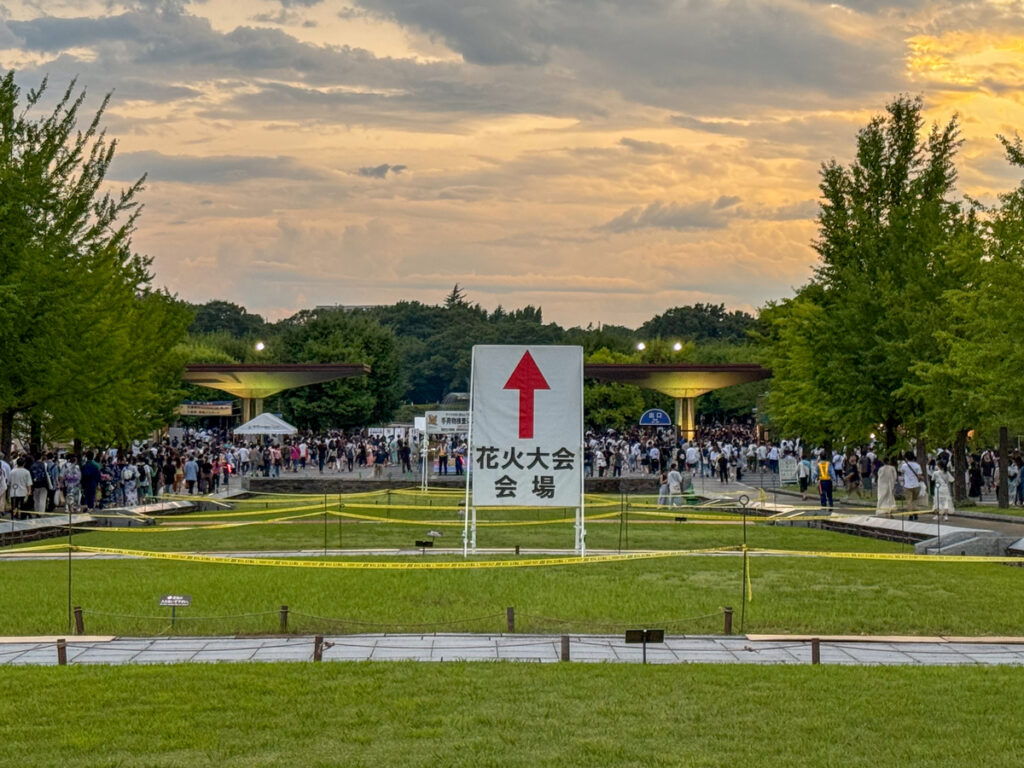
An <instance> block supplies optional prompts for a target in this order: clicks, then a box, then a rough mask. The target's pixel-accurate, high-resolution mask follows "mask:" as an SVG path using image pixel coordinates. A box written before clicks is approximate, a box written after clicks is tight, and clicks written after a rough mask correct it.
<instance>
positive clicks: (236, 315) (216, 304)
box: [188, 300, 266, 338]
mask: <svg viewBox="0 0 1024 768" xmlns="http://www.w3.org/2000/svg"><path fill="white" fill-rule="evenodd" d="M194 308H195V319H193V320H192V324H191V325H190V326H189V329H188V331H189V333H192V334H206V333H218V332H225V333H228V334H230V335H231V336H233V337H235V338H249V337H255V336H257V335H258V334H260V333H261V332H262V331H263V329H264V327H265V325H266V323H265V322H264V320H263V318H262V317H260V316H259V315H255V314H251V313H250V312H248V311H247V310H246V308H245V307H241V306H239V305H238V304H232V303H231V302H230V301H220V300H215V301H208V302H206V303H205V304H197V305H195V307H194Z"/></svg>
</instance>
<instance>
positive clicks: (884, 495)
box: [875, 456, 896, 517]
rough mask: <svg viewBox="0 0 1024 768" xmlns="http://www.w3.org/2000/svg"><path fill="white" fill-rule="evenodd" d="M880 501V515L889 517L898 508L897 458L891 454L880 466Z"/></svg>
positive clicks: (877, 507) (878, 508)
mask: <svg viewBox="0 0 1024 768" xmlns="http://www.w3.org/2000/svg"><path fill="white" fill-rule="evenodd" d="M877 482H878V502H877V504H876V505H875V508H876V510H877V511H878V514H879V516H880V517H889V516H890V515H891V514H892V513H893V512H894V511H895V510H896V495H895V492H896V460H895V459H893V458H892V457H891V456H890V457H889V458H887V459H886V460H885V464H883V465H882V466H880V467H879V468H878V480H877Z"/></svg>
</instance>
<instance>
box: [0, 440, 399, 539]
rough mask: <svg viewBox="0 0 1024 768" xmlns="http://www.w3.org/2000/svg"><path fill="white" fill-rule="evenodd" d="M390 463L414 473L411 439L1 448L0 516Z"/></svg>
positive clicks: (128, 502)
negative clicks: (244, 478) (242, 478)
mask: <svg viewBox="0 0 1024 768" xmlns="http://www.w3.org/2000/svg"><path fill="white" fill-rule="evenodd" d="M392 465H393V466H396V467H399V468H400V471H402V472H406V473H411V472H412V449H411V447H410V442H409V441H408V440H405V439H404V438H395V437H385V436H364V435H359V434H356V435H345V434H343V433H340V432H338V433H331V434H328V435H322V436H318V437H317V436H312V435H301V436H296V437H294V438H285V439H283V440H278V439H273V440H265V441H258V440H245V439H238V438H235V437H234V436H232V435H231V434H230V433H226V432H224V431H219V430H210V431H206V430H202V431H200V430H191V431H186V432H185V433H184V434H183V435H182V436H181V437H180V438H179V437H174V438H166V439H164V440H162V441H160V442H154V443H135V444H133V445H132V447H131V448H130V450H128V451H121V450H118V449H114V448H111V449H108V450H104V451H87V452H85V453H84V454H83V455H82V456H81V457H79V456H76V455H74V454H72V453H68V452H57V451H50V452H46V453H40V454H39V455H38V456H33V455H31V454H30V453H29V452H27V451H22V452H20V453H17V454H16V455H13V456H11V457H10V458H9V459H8V457H7V456H4V455H3V454H0V514H6V515H8V516H9V517H11V518H12V519H24V518H26V517H28V516H29V514H30V513H36V514H39V513H44V512H48V511H53V510H56V509H62V510H67V509H70V510H71V511H77V510H80V509H88V510H95V509H103V508H109V507H118V508H120V507H134V506H137V505H138V504H140V503H145V502H147V501H151V500H153V499H155V498H159V497H161V496H172V495H186V496H187V495H196V494H207V493H216V492H217V491H219V490H222V489H226V488H229V487H230V486H231V484H232V482H235V483H237V482H238V481H237V476H239V475H249V476H257V475H261V476H263V477H280V476H281V475H282V474H286V473H289V472H298V471H299V470H300V469H306V468H310V469H313V470H316V471H318V472H320V473H323V472H338V473H342V472H357V471H361V470H364V469H367V468H369V469H371V470H372V472H373V473H374V474H377V475H379V474H380V473H381V472H382V470H383V469H384V468H386V467H388V466H392ZM233 478H234V480H233Z"/></svg>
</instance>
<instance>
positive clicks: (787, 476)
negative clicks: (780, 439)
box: [779, 456, 800, 485]
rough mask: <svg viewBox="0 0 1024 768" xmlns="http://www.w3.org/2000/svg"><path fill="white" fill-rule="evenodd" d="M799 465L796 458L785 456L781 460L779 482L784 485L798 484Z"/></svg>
mask: <svg viewBox="0 0 1024 768" xmlns="http://www.w3.org/2000/svg"><path fill="white" fill-rule="evenodd" d="M799 464H800V462H799V461H798V460H797V458H796V457H795V456H783V457H782V458H781V459H779V482H780V483H782V484H783V485H785V484H787V483H796V481H797V477H796V469H797V466H798V465H799Z"/></svg>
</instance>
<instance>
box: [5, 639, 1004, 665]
mask: <svg viewBox="0 0 1024 768" xmlns="http://www.w3.org/2000/svg"><path fill="white" fill-rule="evenodd" d="M568 637H569V641H568V653H569V660H570V661H581V662H620V663H631V664H636V663H640V662H641V660H642V656H643V649H642V647H641V646H640V645H633V644H626V643H625V642H624V639H623V636H622V635H571V636H568ZM57 639H58V638H57V637H46V638H40V637H25V638H0V666H3V665H8V666H13V665H39V666H53V665H56V664H57V663H58V651H57ZM324 641H325V642H324V647H323V651H322V654H323V660H324V661H403V660H408V661H531V662H556V661H559V660H561V657H562V647H563V643H562V637H561V636H559V635H470V634H438V635H337V636H327V637H325V638H324ZM314 643H315V638H314V637H311V636H296V637H259V638H256V637H240V638H232V637H161V638H131V637H121V638H114V637H99V636H92V637H69V638H67V645H66V656H67V663H69V664H169V663H190V662H251V661H264V662H267V661H311V660H313V654H314ZM819 655H820V663H822V664H844V665H887V666H909V665H926V666H957V665H965V664H975V665H1000V664H1002V665H1024V638H1019V637H1018V638H860V637H848V638H825V639H821V640H820V641H819ZM812 656H813V642H812V640H811V639H810V638H807V637H802V636H784V635H749V636H718V637H716V636H673V637H666V638H665V643H663V644H657V645H655V644H651V645H648V646H647V661H648V663H651V664H687V663H705V664H811V663H812Z"/></svg>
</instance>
